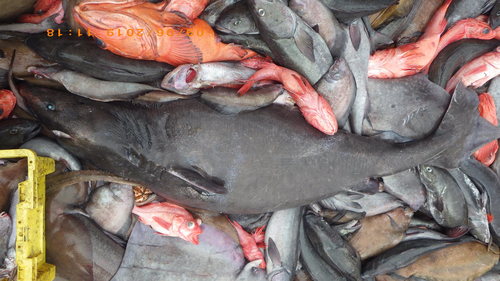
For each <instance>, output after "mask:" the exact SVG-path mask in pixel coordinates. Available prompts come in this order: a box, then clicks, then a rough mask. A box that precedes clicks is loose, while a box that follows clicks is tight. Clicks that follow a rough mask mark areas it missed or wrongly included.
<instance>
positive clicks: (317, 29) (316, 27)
mask: <svg viewBox="0 0 500 281" xmlns="http://www.w3.org/2000/svg"><path fill="white" fill-rule="evenodd" d="M311 28H312V29H313V30H314V31H316V33H319V25H317V24H315V25H314V26H312V27H311Z"/></svg>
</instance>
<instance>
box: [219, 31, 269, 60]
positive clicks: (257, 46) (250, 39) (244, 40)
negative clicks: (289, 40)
mask: <svg viewBox="0 0 500 281" xmlns="http://www.w3.org/2000/svg"><path fill="white" fill-rule="evenodd" d="M219 38H220V39H221V41H222V42H224V43H227V44H230V43H234V44H237V45H241V46H243V47H245V48H248V49H252V50H254V51H256V52H257V53H260V54H262V55H265V56H271V55H272V52H271V50H270V49H269V47H268V46H267V44H266V42H264V40H262V37H260V35H259V34H256V35H250V34H249V35H247V34H239V35H235V34H219Z"/></svg>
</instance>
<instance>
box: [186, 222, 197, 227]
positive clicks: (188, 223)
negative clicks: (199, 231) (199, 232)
mask: <svg viewBox="0 0 500 281" xmlns="http://www.w3.org/2000/svg"><path fill="white" fill-rule="evenodd" d="M194 226H195V225H194V222H192V221H188V222H187V227H188V228H189V229H193V228H194Z"/></svg>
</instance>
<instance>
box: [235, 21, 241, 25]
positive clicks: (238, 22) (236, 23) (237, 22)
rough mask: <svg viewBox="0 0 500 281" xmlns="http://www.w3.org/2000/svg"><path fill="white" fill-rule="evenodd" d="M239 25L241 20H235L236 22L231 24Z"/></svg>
mask: <svg viewBox="0 0 500 281" xmlns="http://www.w3.org/2000/svg"><path fill="white" fill-rule="evenodd" d="M240 23H241V20H236V21H234V23H233V24H234V25H238V24H240Z"/></svg>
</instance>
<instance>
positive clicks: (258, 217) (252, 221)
mask: <svg viewBox="0 0 500 281" xmlns="http://www.w3.org/2000/svg"><path fill="white" fill-rule="evenodd" d="M272 214H273V213H261V214H255V215H238V214H232V215H231V214H230V215H228V217H229V218H230V219H231V220H232V221H236V222H238V223H239V224H240V225H241V226H242V227H243V228H244V229H245V230H246V231H247V232H252V231H253V230H254V229H255V228H257V227H261V226H264V225H267V224H268V222H269V220H270V219H271V216H272Z"/></svg>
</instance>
